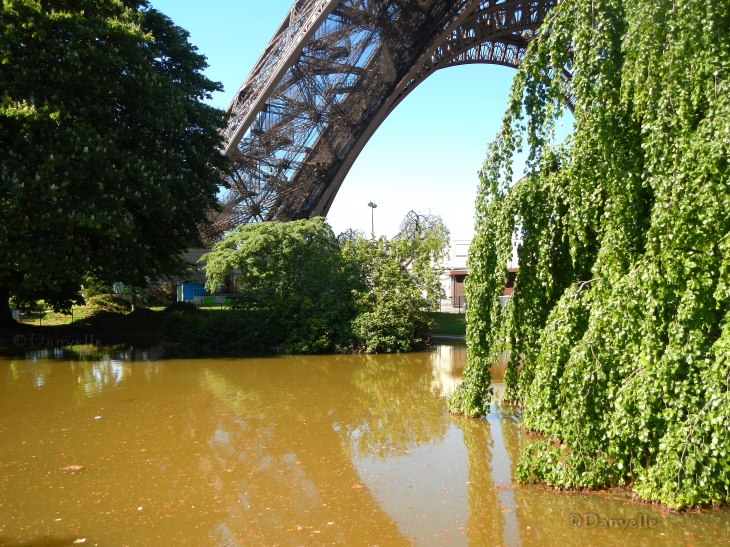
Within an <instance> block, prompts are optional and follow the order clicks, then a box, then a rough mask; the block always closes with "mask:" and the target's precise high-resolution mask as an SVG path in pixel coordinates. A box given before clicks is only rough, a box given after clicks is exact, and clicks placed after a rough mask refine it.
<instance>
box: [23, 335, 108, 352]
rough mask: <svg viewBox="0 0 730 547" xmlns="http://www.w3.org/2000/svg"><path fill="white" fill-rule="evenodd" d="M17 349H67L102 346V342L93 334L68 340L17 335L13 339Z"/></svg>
mask: <svg viewBox="0 0 730 547" xmlns="http://www.w3.org/2000/svg"><path fill="white" fill-rule="evenodd" d="M13 344H15V347H16V348H31V349H40V348H65V347H71V346H101V340H100V339H99V338H96V337H95V336H94V335H93V334H85V335H83V336H72V337H68V338H61V337H45V336H43V335H42V334H38V333H34V334H16V335H15V337H14V338H13Z"/></svg>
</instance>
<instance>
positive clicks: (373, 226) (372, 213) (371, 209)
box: [368, 201, 377, 239]
mask: <svg viewBox="0 0 730 547" xmlns="http://www.w3.org/2000/svg"><path fill="white" fill-rule="evenodd" d="M368 207H370V213H371V214H370V221H371V223H372V226H371V228H372V235H373V239H375V209H376V208H377V205H375V204H374V203H373V202H372V201H371V202H370V203H368Z"/></svg>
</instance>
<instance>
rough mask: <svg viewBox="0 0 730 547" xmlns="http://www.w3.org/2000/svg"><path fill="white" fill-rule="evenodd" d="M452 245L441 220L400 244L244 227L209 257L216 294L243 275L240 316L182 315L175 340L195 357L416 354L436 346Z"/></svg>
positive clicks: (309, 228)
mask: <svg viewBox="0 0 730 547" xmlns="http://www.w3.org/2000/svg"><path fill="white" fill-rule="evenodd" d="M448 242H449V232H448V230H447V229H446V227H445V226H444V224H443V222H442V221H441V219H440V218H439V217H434V216H424V215H418V214H415V213H410V214H409V215H408V216H407V217H406V219H405V220H404V221H403V223H402V225H401V231H400V233H399V234H398V235H397V236H396V237H394V238H393V239H390V240H389V239H386V238H384V237H381V238H379V239H367V238H365V237H364V236H363V235H362V234H359V233H357V232H355V233H353V232H348V233H346V234H342V235H341V236H340V237H336V236H335V234H334V232H333V231H332V229H331V228H330V226H329V225H328V224H327V222H326V221H325V220H324V219H323V218H314V219H311V220H299V221H295V222H290V223H282V222H267V223H261V224H249V225H245V226H240V227H238V228H236V229H235V230H233V231H232V232H231V233H229V234H227V235H226V236H225V237H223V238H222V240H221V241H219V242H218V243H216V244H215V245H214V246H213V250H212V251H211V252H210V253H209V254H208V255H206V256H205V257H203V258H204V260H206V275H207V279H208V281H207V287H206V288H207V289H208V291H209V292H214V291H215V290H216V288H217V287H218V285H219V284H220V283H222V282H223V281H224V279H225V278H226V277H227V276H230V275H231V274H232V273H233V272H234V270H239V271H240V278H239V282H238V294H237V296H236V297H235V298H234V299H233V304H232V308H233V309H234V311H233V312H231V313H226V312H209V313H197V314H196V313H187V314H185V313H180V314H176V315H175V316H174V317H173V318H172V319H171V320H170V321H169V322H168V334H169V335H171V338H172V339H174V340H176V341H178V342H179V343H180V344H181V345H182V346H183V347H185V348H190V349H196V348H197V349H206V350H208V349H240V350H243V351H246V352H251V353H270V352H279V353H322V352H353V351H359V352H369V353H371V352H399V351H411V350H413V349H414V348H416V347H419V346H421V345H423V343H424V342H426V341H427V340H428V338H429V333H430V326H431V324H430V319H429V317H428V313H427V312H428V311H429V310H432V309H433V308H434V304H435V302H436V301H437V299H438V298H439V297H440V294H441V284H440V273H441V271H442V259H443V258H444V255H445V252H446V250H447V248H448ZM191 311H192V310H191Z"/></svg>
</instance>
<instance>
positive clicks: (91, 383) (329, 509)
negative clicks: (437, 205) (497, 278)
mask: <svg viewBox="0 0 730 547" xmlns="http://www.w3.org/2000/svg"><path fill="white" fill-rule="evenodd" d="M465 360H466V350H465V348H464V347H463V346H448V345H444V346H437V347H435V348H434V349H433V350H432V351H430V352H423V353H414V354H408V355H375V356H312V357H275V358H265V359H264V358H262V359H239V358H217V359H192V358H190V359H187V358H186V359H181V358H177V359H175V358H169V359H166V358H164V356H163V354H162V353H161V352H160V351H159V350H157V349H154V348H151V349H138V348H131V347H127V348H107V349H97V348H92V347H88V348H86V347H79V348H76V349H75V350H69V349H65V350H61V349H49V350H41V351H34V352H28V353H24V354H22V355H15V356H13V355H5V356H2V357H0V545H8V546H30V545H33V546H47V547H50V546H54V547H60V546H65V545H76V544H84V545H94V546H109V547H112V546H115V547H116V546H130V547H132V546H145V547H147V546H153V545H155V546H156V545H171V546H177V545H190V546H195V547H201V546H218V547H225V546H230V547H233V546H248V545H251V546H274V545H281V546H303V545H348V546H361V545H362V546H376V545H377V546H380V547H389V546H400V545H404V546H405V545H416V546H431V545H433V546H436V545H449V546H467V545H468V546H470V547H481V546H485V547H486V546H488V547H494V546H496V545H507V546H532V545H534V546H538V545H539V546H561V547H563V546H566V545H568V546H569V545H576V546H577V545H581V546H583V545H586V546H587V545H596V546H621V547H625V546H627V545H632V546H633V545H645V546H667V545H670V546H675V545H676V546H694V547H700V546H718V545H730V539H729V538H730V512H728V511H727V510H708V511H701V512H692V513H687V514H679V515H678V514H671V513H668V512H663V511H661V510H660V509H659V508H657V507H653V506H647V505H643V504H639V503H635V502H632V501H631V499H630V497H628V496H627V495H626V494H625V493H622V492H620V491H610V492H602V493H598V494H583V493H580V494H579V493H559V492H555V491H551V490H547V489H545V488H543V487H541V486H536V485H518V484H515V483H513V482H512V481H511V477H512V476H513V473H514V467H515V461H516V456H517V453H518V451H519V446H520V443H522V442H524V439H523V436H522V434H521V433H520V430H519V422H518V420H517V417H516V416H515V415H514V413H513V412H511V411H509V409H507V408H504V409H503V408H501V407H499V406H496V407H495V408H494V409H493V410H494V412H492V414H490V416H489V417H488V418H487V419H480V420H470V419H465V418H460V417H456V416H452V415H450V414H449V413H448V409H447V406H446V399H445V397H446V396H447V395H448V394H449V393H451V392H452V391H453V389H454V388H455V387H456V385H458V382H459V381H460V375H461V369H462V368H463V366H464V364H465ZM500 374H501V369H500V368H499V367H497V370H496V371H495V373H494V375H495V378H496V380H499V379H500ZM498 387H499V386H498Z"/></svg>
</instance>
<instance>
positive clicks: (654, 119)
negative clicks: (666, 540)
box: [450, 0, 730, 508]
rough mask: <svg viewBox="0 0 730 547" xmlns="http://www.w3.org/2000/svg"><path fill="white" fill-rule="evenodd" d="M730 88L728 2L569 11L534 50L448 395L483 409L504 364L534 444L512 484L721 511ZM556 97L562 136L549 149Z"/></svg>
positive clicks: (518, 84) (472, 259)
mask: <svg viewBox="0 0 730 547" xmlns="http://www.w3.org/2000/svg"><path fill="white" fill-rule="evenodd" d="M566 74H569V75H570V78H567V77H566ZM729 79H730V3H728V2H715V1H711V0H672V1H668V0H563V1H562V2H560V3H559V4H558V5H557V7H556V8H555V9H554V10H553V12H552V13H551V15H550V17H549V21H547V22H546V24H545V26H544V27H543V29H542V30H541V36H540V37H539V38H538V39H537V40H536V41H535V42H533V44H532V45H531V50H530V52H529V53H528V55H527V56H526V57H525V59H524V61H523V63H522V66H521V67H520V69H519V70H518V72H517V76H516V78H515V82H514V86H513V90H512V95H511V99H510V102H509V107H508V111H507V114H506V116H505V121H504V127H503V129H502V131H501V133H500V135H499V136H498V138H497V139H496V140H495V142H494V143H493V144H492V145H491V146H490V149H489V151H488V154H487V158H486V160H485V165H484V168H483V170H482V172H481V184H480V190H479V195H478V198H477V214H476V237H475V239H474V242H473V244H472V249H471V252H470V256H469V266H470V271H471V273H470V276H469V278H468V281H467V287H466V291H467V295H468V298H469V303H470V309H469V311H468V316H467V319H468V332H467V334H468V344H469V350H470V353H469V363H468V366H467V369H466V371H465V374H464V378H465V380H464V383H463V385H462V386H461V388H460V389H459V390H458V391H457V393H455V394H454V396H453V397H452V399H451V401H450V404H451V406H452V408H453V409H454V410H456V411H458V412H461V413H464V414H468V415H481V414H484V413H485V412H487V411H488V405H489V401H490V395H491V388H490V376H489V367H490V364H491V363H492V362H493V359H494V356H495V355H496V354H497V353H499V352H501V351H503V350H505V349H509V350H510V351H511V361H510V364H509V368H508V372H507V375H506V378H505V383H506V396H507V397H508V398H509V399H510V400H512V401H513V402H514V403H515V404H517V405H519V406H520V407H521V408H522V427H523V428H525V429H527V430H531V431H534V432H538V433H541V434H542V436H543V437H542V440H538V441H535V442H531V443H529V444H528V445H527V446H526V447H525V448H524V449H523V451H522V453H521V455H520V459H519V462H518V466H517V476H518V478H519V479H520V480H523V481H527V480H528V479H529V478H530V477H532V478H533V479H536V480H539V481H542V482H544V483H545V484H547V485H550V486H553V487H558V488H571V489H575V488H596V487H602V486H610V485H628V486H630V487H631V488H632V489H633V491H634V492H635V493H636V494H637V495H638V496H640V497H641V498H642V499H644V500H647V501H654V502H660V503H662V504H665V505H667V506H669V507H672V508H682V507H688V506H699V505H705V504H726V503H727V502H728V501H729V500H730V462H729V461H728V452H730V431H729V427H728V426H729V425H730V395H729V393H728V390H729V388H728V384H729V382H730V324H729V322H728V319H730V317H729V316H728V305H729V303H730V237H729V236H728V231H729V228H730V170H729V169H728V152H729V150H728V149H729V148H730V83H729ZM566 96H569V97H571V99H572V102H573V104H574V106H575V124H574V132H573V135H572V137H571V138H570V139H569V140H568V141H567V142H565V143H563V144H562V145H556V144H555V125H556V122H557V121H558V120H559V119H560V117H561V116H562V115H563V112H564V110H565V109H564V104H565V102H564V101H565V97H566ZM524 139H526V140H527V143H526V145H527V147H528V149H529V160H528V167H527V174H526V177H525V178H523V179H522V180H521V181H520V182H518V183H517V184H513V183H512V162H513V156H514V154H515V153H516V152H517V151H518V150H519V149H520V148H521V147H522V146H523V144H524ZM515 232H517V233H520V234H521V236H522V238H523V244H522V246H521V247H520V249H519V261H520V270H519V272H518V274H517V279H516V285H515V287H516V288H515V293H514V295H513V297H512V298H511V299H510V302H509V303H508V304H507V305H506V306H505V307H504V308H503V309H500V307H499V305H498V303H497V296H498V295H499V293H500V292H501V288H502V287H503V286H504V282H505V280H506V277H507V272H506V268H505V266H506V263H507V259H508V257H509V255H510V252H511V246H510V240H511V236H512V235H513V234H514V233H515Z"/></svg>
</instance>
